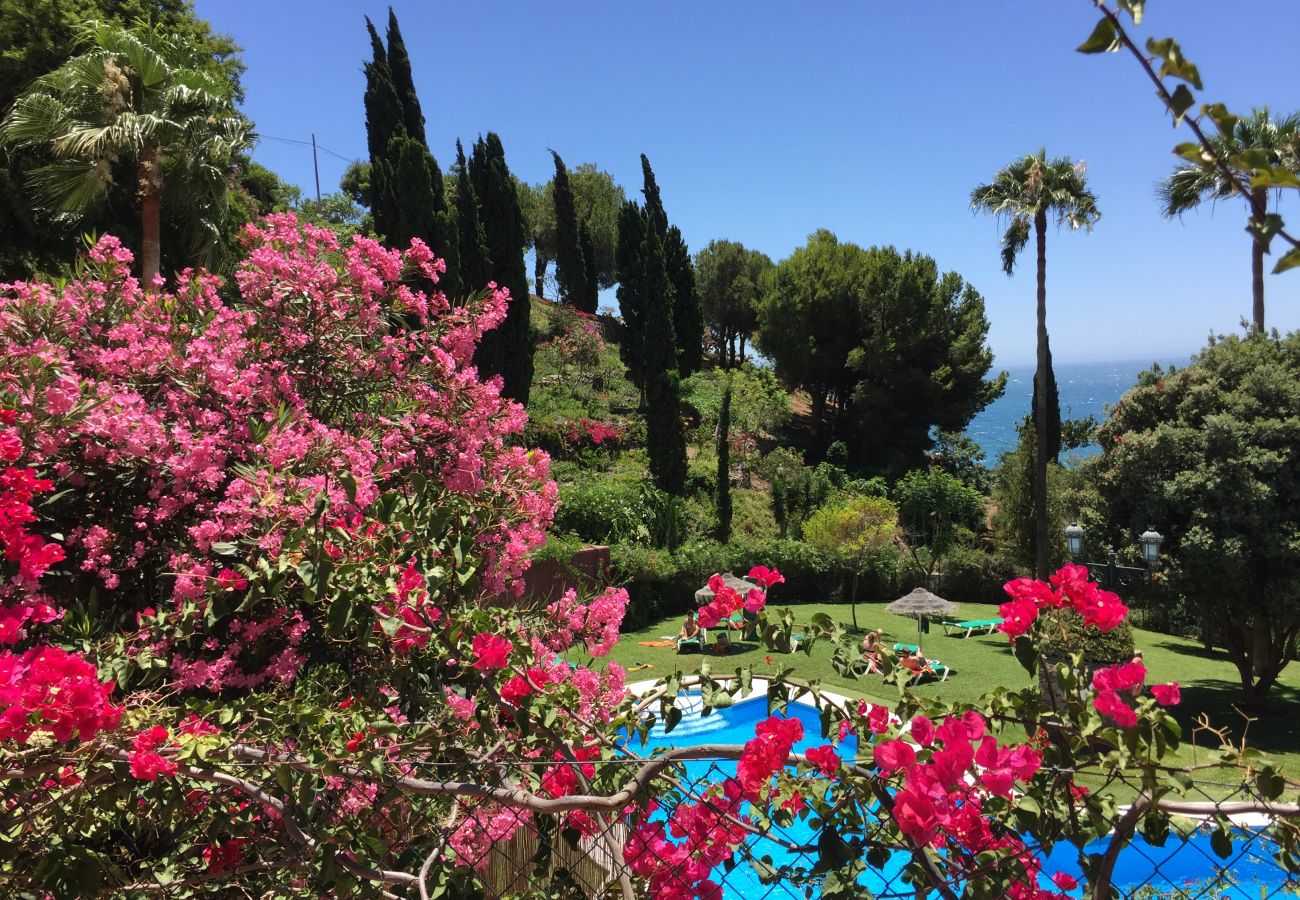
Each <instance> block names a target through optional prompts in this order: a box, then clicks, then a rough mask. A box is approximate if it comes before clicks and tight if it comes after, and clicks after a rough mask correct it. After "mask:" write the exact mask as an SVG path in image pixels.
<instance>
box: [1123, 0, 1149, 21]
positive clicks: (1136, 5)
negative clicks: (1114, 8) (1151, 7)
mask: <svg viewBox="0 0 1300 900" xmlns="http://www.w3.org/2000/svg"><path fill="white" fill-rule="evenodd" d="M1119 8H1120V9H1122V10H1124V11H1125V12H1127V13H1128V14H1129V15H1130V16H1132V18H1133V24H1134V25H1141V24H1142V14H1143V13H1144V12H1145V11H1146V0H1119Z"/></svg>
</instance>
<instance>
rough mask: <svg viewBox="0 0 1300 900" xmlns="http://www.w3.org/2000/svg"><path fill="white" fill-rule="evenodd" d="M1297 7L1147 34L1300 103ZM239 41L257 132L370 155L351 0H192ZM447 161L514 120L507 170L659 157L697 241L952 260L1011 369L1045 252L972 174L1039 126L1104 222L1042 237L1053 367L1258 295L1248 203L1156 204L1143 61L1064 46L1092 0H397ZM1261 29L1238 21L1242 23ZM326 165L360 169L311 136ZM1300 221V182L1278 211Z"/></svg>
mask: <svg viewBox="0 0 1300 900" xmlns="http://www.w3.org/2000/svg"><path fill="white" fill-rule="evenodd" d="M1293 4H1294V0H1272V2H1258V0H1234V3H1233V4H1232V7H1231V9H1232V15H1231V18H1229V17H1228V15H1227V14H1226V12H1225V10H1226V9H1227V7H1226V6H1225V4H1223V2H1222V0H1150V2H1149V3H1148V4H1147V5H1148V14H1147V20H1146V22H1145V23H1144V25H1143V27H1142V28H1141V29H1140V32H1139V33H1140V34H1141V35H1142V36H1143V37H1146V36H1160V37H1163V36H1166V35H1174V36H1176V37H1177V38H1178V39H1179V40H1180V41H1181V43H1182V45H1183V47H1184V50H1185V52H1186V53H1187V56H1188V57H1189V58H1190V59H1191V60H1192V61H1193V62H1195V63H1197V64H1198V65H1199V66H1200V69H1201V74H1202V77H1203V79H1204V81H1205V85H1206V92H1205V95H1204V96H1205V98H1206V99H1211V100H1221V101H1224V102H1226V103H1227V104H1228V105H1229V106H1230V107H1231V108H1234V109H1240V110H1243V111H1244V110H1246V109H1248V108H1249V107H1250V106H1252V105H1264V104H1267V105H1269V106H1271V107H1273V108H1274V109H1279V110H1283V111H1290V110H1295V109H1300V96H1297V93H1296V85H1300V54H1297V53H1295V50H1294V48H1295V47H1296V46H1298V45H1300V17H1297V16H1296V15H1295V14H1294V5H1293ZM196 5H197V8H198V11H199V13H200V14H201V15H203V16H204V17H206V18H208V19H210V20H211V21H212V22H213V24H214V25H215V26H216V28H217V29H218V30H220V31H223V32H226V33H228V34H230V35H232V36H233V37H234V38H235V39H236V40H237V41H238V42H239V43H240V44H241V45H243V47H244V48H245V51H244V59H245V61H246V62H247V64H248V72H247V74H246V76H245V88H246V91H247V102H246V103H245V111H246V112H247V113H248V114H249V115H250V116H251V117H252V119H253V120H254V121H255V122H256V123H257V127H258V131H259V132H260V133H261V134H264V135H270V136H275V137H279V138H289V139H296V140H309V138H310V135H311V134H312V133H313V132H314V133H315V134H316V137H317V140H318V141H319V143H320V144H321V145H322V146H323V147H326V148H329V149H330V150H332V151H335V152H337V153H339V154H341V155H343V156H346V157H354V156H355V157H360V156H362V155H364V153H365V146H366V145H365V122H364V115H363V111H362V93H363V91H364V77H363V75H362V71H361V65H362V62H363V60H364V59H365V58H366V56H367V55H368V53H369V45H368V39H367V36H366V32H365V27H364V22H363V21H362V16H363V15H364V14H369V15H370V16H371V18H373V19H375V21H376V22H377V23H380V24H381V27H382V23H383V21H384V20H385V18H386V16H387V4H384V3H379V2H356V0H315V2H307V0H275V2H266V0H259V2H253V0H197V3H196ZM394 8H395V9H396V11H397V15H398V18H399V20H400V22H401V25H402V32H403V35H404V36H405V38H406V43H407V47H408V49H409V50H410V52H411V57H412V63H413V67H414V70H415V78H416V84H417V87H418V89H419V93H420V99H421V102H422V104H423V107H424V112H425V117H426V119H427V120H428V125H427V128H428V136H429V141H430V144H431V145H432V147H433V150H434V153H435V155H436V156H437V157H438V159H439V161H440V162H441V163H443V165H444V167H445V166H446V165H447V164H448V163H449V162H450V160H451V158H452V156H453V154H454V142H455V139H456V138H457V137H461V138H464V139H466V140H467V141H468V140H469V139H472V138H473V136H474V135H476V134H478V133H480V132H486V131H489V130H491V131H496V132H497V133H498V134H499V135H501V139H502V141H503V142H504V144H505V148H506V154H507V158H508V161H509V163H510V166H511V168H512V169H513V170H514V171H515V173H516V174H518V175H519V176H520V177H522V178H524V179H526V180H529V181H534V182H536V181H543V180H545V179H546V178H548V177H549V176H550V174H551V172H552V171H553V170H552V165H551V161H550V156H549V154H548V152H547V148H551V147H553V148H555V149H556V150H557V151H559V152H560V154H561V155H562V156H563V157H564V158H565V160H566V162H568V163H569V164H570V165H576V164H578V163H581V162H588V161H589V162H595V163H597V164H598V165H600V166H601V167H602V168H604V169H607V170H608V171H610V172H611V173H613V175H614V177H615V178H616V179H617V180H618V181H619V182H620V183H622V184H623V185H624V186H625V188H627V189H628V191H629V194H632V193H634V192H635V191H636V190H637V189H639V186H640V177H641V176H640V168H639V166H640V163H639V154H640V153H642V152H645V153H647V154H648V155H649V157H650V159H651V162H652V164H653V165H654V168H655V172H656V175H657V176H658V180H659V185H660V187H661V189H662V192H663V197H664V203H665V206H666V207H667V210H668V214H669V216H670V217H671V219H672V220H673V221H674V222H675V223H677V224H678V225H680V226H681V228H682V231H683V233H684V234H685V236H686V240H687V242H688V243H689V244H690V246H691V248H692V250H696V249H699V248H700V247H703V246H704V245H705V244H707V243H708V242H709V241H710V240H712V239H714V238H730V239H732V240H738V241H741V242H742V243H744V244H746V245H747V246H750V247H754V248H757V249H760V250H762V251H764V252H766V253H768V254H769V255H770V256H772V257H773V258H774V259H780V258H782V257H784V256H786V255H788V254H789V253H790V251H791V250H793V249H794V248H795V247H797V246H798V245H800V244H801V243H803V241H804V239H805V237H806V236H807V235H808V234H809V233H810V232H812V231H813V230H815V229H817V228H829V229H831V230H832V231H834V232H835V233H836V234H838V235H839V237H840V239H841V240H848V241H854V242H857V243H860V244H863V245H870V244H894V245H897V246H898V247H900V248H912V249H915V250H919V251H921V252H924V253H928V254H930V255H931V256H933V257H935V258H936V259H937V260H938V262H939V264H940V266H942V267H943V268H945V269H953V270H956V271H957V272H960V273H961V274H962V275H963V276H965V277H966V278H967V279H968V280H969V281H970V282H972V283H973V284H974V285H975V286H976V287H977V288H978V289H979V290H980V292H981V293H982V294H983V295H984V297H985V299H986V302H987V304H988V315H989V319H990V320H991V322H992V327H991V330H990V342H991V344H992V346H993V348H994V350H995V351H996V352H997V355H998V362H999V363H1000V364H1002V365H1014V364H1017V363H1023V362H1026V361H1028V360H1030V359H1032V355H1033V329H1034V283H1033V263H1032V260H1033V257H1032V248H1031V249H1030V250H1029V251H1027V254H1026V256H1025V258H1024V260H1023V262H1022V267H1021V268H1018V270H1017V274H1016V275H1015V276H1014V277H1012V278H1007V277H1006V276H1005V275H1004V274H1003V273H1002V271H1001V269H1000V265H999V260H998V244H997V241H998V236H999V234H1000V231H999V229H998V227H997V226H996V225H995V223H994V222H993V221H992V220H991V219H989V218H987V217H983V216H981V217H976V216H973V215H972V214H971V213H970V211H969V206H968V198H969V194H970V190H971V188H972V187H974V186H975V185H976V184H978V183H980V182H982V181H986V180H988V179H989V178H990V177H991V176H992V175H993V173H994V172H995V171H996V170H997V169H998V168H999V167H1000V166H1002V165H1003V164H1005V163H1006V162H1008V161H1010V160H1012V159H1013V158H1015V157H1017V156H1019V155H1021V154H1024V153H1028V152H1032V151H1034V150H1036V149H1037V148H1038V147H1040V146H1046V148H1047V151H1048V153H1049V154H1052V155H1057V154H1064V155H1068V156H1071V157H1073V158H1075V159H1083V160H1085V161H1086V162H1087V165H1088V178H1089V181H1090V184H1091V186H1092V188H1093V190H1094V191H1095V192H1096V193H1097V195H1098V199H1099V204H1100V207H1101V209H1102V211H1103V219H1102V221H1101V222H1100V224H1099V225H1098V227H1097V230H1096V231H1095V232H1093V233H1092V234H1077V233H1067V232H1060V233H1058V232H1055V231H1051V232H1049V236H1048V325H1049V328H1050V329H1051V332H1052V348H1053V352H1054V355H1055V356H1056V358H1057V359H1058V360H1061V361H1063V362H1064V361H1078V360H1110V359H1146V360H1150V359H1156V358H1170V357H1179V356H1183V355H1185V354H1187V353H1189V352H1191V351H1193V350H1195V349H1196V348H1197V347H1199V346H1201V345H1202V344H1203V343H1204V341H1205V338H1206V336H1207V334H1208V333H1209V332H1210V331H1211V330H1216V331H1220V332H1222V331H1231V330H1235V329H1236V328H1237V326H1238V322H1239V321H1240V320H1241V318H1242V317H1243V316H1247V315H1248V314H1249V311H1250V264H1249V238H1248V237H1247V236H1246V234H1245V233H1244V231H1243V230H1242V228H1243V226H1244V219H1245V214H1244V207H1243V206H1242V205H1241V204H1240V203H1236V202H1234V203H1230V204H1222V205H1220V206H1219V207H1217V208H1215V209H1211V208H1210V207H1208V206H1207V207H1205V208H1203V209H1202V210H1200V211H1199V212H1194V213H1191V214H1189V215H1188V216H1186V217H1185V218H1184V219H1183V221H1181V222H1179V221H1172V222H1170V221H1165V220H1164V219H1162V218H1161V217H1160V215H1159V211H1158V208H1157V205H1156V201H1155V199H1154V185H1155V183H1156V181H1157V180H1158V179H1159V178H1160V177H1162V176H1163V175H1164V174H1165V173H1166V172H1167V171H1168V170H1169V168H1170V167H1171V165H1172V163H1173V161H1174V160H1173V157H1172V156H1171V155H1170V150H1171V148H1172V147H1173V145H1174V144H1175V143H1177V142H1179V141H1182V140H1187V139H1188V137H1187V134H1188V133H1187V132H1186V130H1185V129H1184V130H1181V131H1178V132H1175V131H1174V130H1173V129H1172V127H1171V126H1170V124H1169V122H1168V119H1167V117H1166V116H1165V114H1164V113H1163V111H1162V109H1161V107H1160V105H1159V102H1158V101H1157V100H1156V98H1155V96H1154V94H1153V92H1152V90H1151V87H1150V85H1149V83H1148V82H1147V81H1145V80H1144V76H1143V75H1142V73H1141V71H1140V69H1139V68H1138V66H1137V64H1136V62H1135V61H1134V60H1133V59H1132V58H1131V57H1128V56H1120V55H1107V56H1092V57H1085V56H1082V55H1080V54H1077V53H1075V52H1074V51H1073V48H1074V47H1075V46H1076V45H1078V44H1079V43H1080V42H1081V41H1082V40H1083V39H1084V37H1086V36H1087V34H1088V32H1089V31H1090V30H1091V28H1092V25H1093V23H1094V21H1095V18H1096V14H1095V13H1094V11H1093V8H1092V4H1091V3H1090V2H1088V0H1051V2H1044V0H1036V2H1031V0H995V2H990V3H975V2H970V0H932V2H911V3H880V2H871V3H865V2H858V3H850V2H821V0H810V2H801V3H791V2H788V0H787V2H770V0H743V2H742V0H660V2H656V3H610V2H603V3H594V2H581V3H579V2H559V0H557V2H552V3H525V2H506V0H472V2H462V3H454V4H453V3H432V2H414V0H408V2H397V3H394ZM1248 20H1254V21H1258V22H1263V23H1267V25H1266V26H1263V25H1261V26H1260V27H1258V28H1256V27H1247V24H1246V23H1247V21H1248ZM254 156H255V158H256V159H257V160H259V161H260V162H262V163H263V164H264V165H267V166H269V167H270V168H272V169H274V170H275V171H277V172H278V173H280V175H281V176H282V177H284V178H286V179H288V180H290V181H293V182H295V183H297V184H299V185H301V186H302V187H304V188H310V186H311V184H312V168H311V154H310V150H309V148H306V147H303V146H301V145H293V144H284V143H279V142H275V141H270V140H264V141H263V142H262V143H261V144H260V145H259V146H258V147H257V149H256V151H255V154H254ZM320 165H321V186H322V189H323V190H325V191H329V190H332V189H334V188H336V186H337V182H338V178H339V175H340V174H341V173H342V171H343V169H344V167H345V165H346V163H345V162H344V161H343V160H341V159H338V158H336V157H334V156H331V155H330V154H328V153H322V154H320ZM1282 212H1283V213H1284V214H1287V213H1289V214H1290V215H1291V216H1292V218H1293V220H1294V221H1296V222H1300V196H1292V197H1290V198H1288V202H1285V203H1284V205H1283V208H1282ZM1266 292H1267V293H1266V298H1267V304H1268V316H1269V325H1270V326H1271V327H1272V326H1275V327H1278V328H1280V329H1282V330H1284V331H1285V330H1293V329H1296V328H1300V272H1295V271H1293V272H1292V273H1290V274H1287V275H1281V276H1271V275H1270V276H1269V277H1268V279H1267V286H1266Z"/></svg>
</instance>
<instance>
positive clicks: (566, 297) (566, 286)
mask: <svg viewBox="0 0 1300 900" xmlns="http://www.w3.org/2000/svg"><path fill="white" fill-rule="evenodd" d="M551 156H552V157H554V158H555V279H556V281H558V282H559V284H560V302H561V303H567V304H569V305H570V306H575V307H577V308H578V309H581V310H583V311H584V312H593V313H594V312H595V311H596V310H595V309H594V308H592V309H586V308H585V306H584V302H585V300H586V298H585V297H584V296H583V294H584V290H583V286H584V285H585V284H586V281H587V263H586V260H584V259H583V257H582V238H581V234H580V232H579V226H578V210H577V207H575V206H574V203H573V189H572V188H571V187H570V186H569V172H568V170H567V169H565V167H564V160H562V159H561V158H560V154H558V153H556V152H555V151H554V150H552V151H551Z"/></svg>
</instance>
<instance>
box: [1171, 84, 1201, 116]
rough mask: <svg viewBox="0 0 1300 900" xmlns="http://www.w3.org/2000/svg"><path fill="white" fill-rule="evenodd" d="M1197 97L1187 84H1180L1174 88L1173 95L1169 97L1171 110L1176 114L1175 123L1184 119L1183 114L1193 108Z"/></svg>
mask: <svg viewBox="0 0 1300 900" xmlns="http://www.w3.org/2000/svg"><path fill="white" fill-rule="evenodd" d="M1195 102H1196V98H1195V97H1193V96H1192V92H1191V91H1189V90H1188V89H1187V85H1185V84H1180V85H1178V87H1176V88H1174V93H1173V95H1172V96H1171V97H1170V98H1169V111H1170V112H1171V113H1173V114H1174V124H1175V125H1177V124H1179V123H1180V122H1182V121H1183V116H1184V115H1186V113H1187V111H1188V110H1189V109H1191V108H1192V104H1193V103H1195Z"/></svg>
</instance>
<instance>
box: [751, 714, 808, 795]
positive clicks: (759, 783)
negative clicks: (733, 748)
mask: <svg viewBox="0 0 1300 900" xmlns="http://www.w3.org/2000/svg"><path fill="white" fill-rule="evenodd" d="M801 740H803V723H802V722H800V721H799V720H798V719H782V718H777V717H776V716H769V717H768V718H767V719H766V720H765V721H762V722H759V723H758V724H757V725H755V726H754V737H753V738H751V739H750V740H748V741H746V742H745V749H744V750H743V751H742V753H741V755H740V762H739V763H737V765H736V778H737V779H739V781H740V786H741V788H742V790H743V792H744V795H745V798H746V799H747V800H750V801H757V800H759V799H760V798H761V797H762V796H763V795H764V794H765V793H766V791H765V789H766V788H767V787H768V786H769V784H770V783H771V780H772V775H773V774H775V773H776V772H777V771H779V770H780V769H782V768H784V767H785V763H786V760H787V759H788V758H789V756H790V749H791V748H792V747H793V746H794V745H795V744H797V743H798V742H799V741H801Z"/></svg>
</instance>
